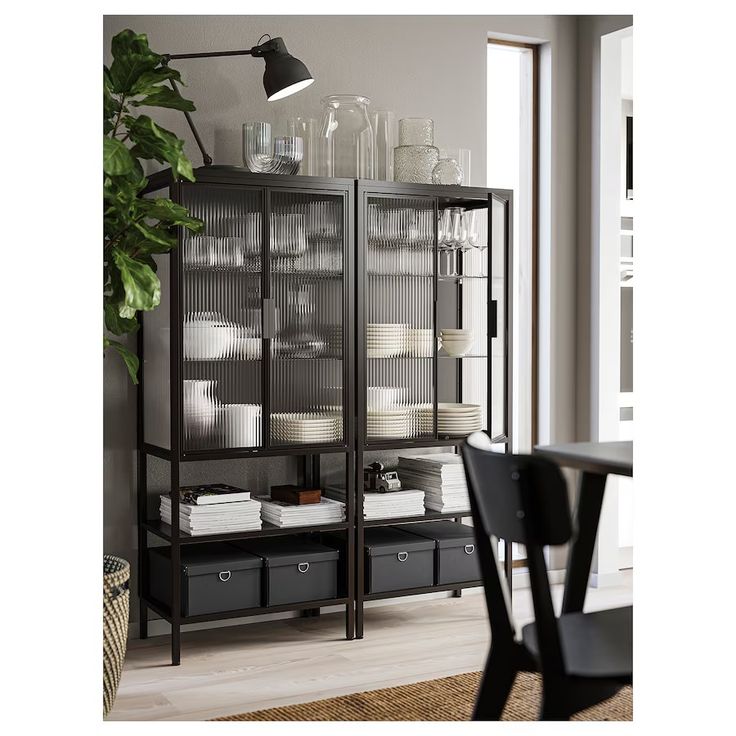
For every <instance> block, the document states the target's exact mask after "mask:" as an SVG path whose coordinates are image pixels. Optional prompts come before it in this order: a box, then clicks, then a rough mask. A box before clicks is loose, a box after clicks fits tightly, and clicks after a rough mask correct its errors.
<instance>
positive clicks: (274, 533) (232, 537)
mask: <svg viewBox="0 0 736 736" xmlns="http://www.w3.org/2000/svg"><path fill="white" fill-rule="evenodd" d="M350 526H351V524H349V523H348V522H346V521H341V522H339V523H337V524H318V525H316V526H290V527H280V526H274V525H273V524H269V523H268V522H265V521H264V522H263V527H262V528H261V529H255V530H253V531H250V532H228V533H226V534H203V535H201V536H197V537H192V536H189V535H188V534H185V535H181V536H180V537H179V544H203V543H205V542H234V541H236V540H240V539H257V538H259V537H281V536H286V535H290V534H309V533H314V532H334V531H340V530H344V529H349V528H350ZM144 527H145V529H146V530H147V531H149V532H151V534H155V535H156V536H157V537H159V538H161V539H164V540H166V541H167V542H171V541H172V540H173V539H174V536H173V534H172V530H171V527H170V526H169V525H168V524H165V523H164V522H163V521H159V520H158V519H154V520H152V521H148V522H146V523H145V524H144Z"/></svg>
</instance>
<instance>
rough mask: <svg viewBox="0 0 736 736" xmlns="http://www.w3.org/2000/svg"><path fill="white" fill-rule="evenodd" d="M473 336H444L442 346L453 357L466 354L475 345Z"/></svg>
mask: <svg viewBox="0 0 736 736" xmlns="http://www.w3.org/2000/svg"><path fill="white" fill-rule="evenodd" d="M473 342H474V340H473V338H472V337H470V338H465V339H462V340H449V339H445V338H444V337H443V338H442V347H443V348H444V349H445V352H446V353H447V354H448V355H452V356H453V357H455V358H457V357H461V356H463V355H465V354H466V353H467V352H469V351H470V349H471V348H472V347H473Z"/></svg>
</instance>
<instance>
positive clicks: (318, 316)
mask: <svg viewBox="0 0 736 736" xmlns="http://www.w3.org/2000/svg"><path fill="white" fill-rule="evenodd" d="M269 197H270V207H269V210H270V217H269V264H268V268H269V293H268V295H267V297H266V300H265V302H264V318H265V319H264V325H265V326H266V329H267V331H268V334H267V335H266V336H267V337H268V338H270V360H271V364H270V370H269V371H268V374H269V375H268V381H269V383H270V389H269V395H270V415H269V440H270V445H271V446H287V445H333V444H342V443H343V442H344V441H345V430H344V427H345V418H344V413H345V406H346V401H345V397H346V386H347V385H348V384H347V376H346V365H345V350H346V339H345V336H344V335H343V325H344V324H345V320H346V284H345V249H346V232H345V219H346V212H345V207H346V199H347V196H346V195H345V194H330V193H318V192H314V193H311V192H310V193H307V192H294V191H288V190H277V189H273V190H271V191H270V193H269Z"/></svg>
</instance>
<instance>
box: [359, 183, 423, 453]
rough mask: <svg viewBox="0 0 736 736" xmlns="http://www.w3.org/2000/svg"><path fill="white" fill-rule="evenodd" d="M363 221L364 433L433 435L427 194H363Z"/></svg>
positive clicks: (370, 437) (371, 436) (371, 437)
mask: <svg viewBox="0 0 736 736" xmlns="http://www.w3.org/2000/svg"><path fill="white" fill-rule="evenodd" d="M365 222H366V236H367V237H366V244H365V264H364V265H365V269H366V273H365V279H364V287H363V288H364V321H365V325H364V334H363V345H364V357H365V362H366V365H365V396H364V401H365V409H366V411H365V427H364V430H365V438H366V441H367V442H368V443H369V444H370V443H371V442H374V443H376V442H381V441H385V440H387V439H401V440H408V439H413V438H421V437H425V438H426V437H433V436H434V434H435V420H434V385H435V377H434V358H435V355H436V352H437V340H436V332H435V315H434V306H435V305H434V287H435V284H434V261H435V229H436V224H435V205H434V200H433V199H431V198H428V197H427V198H406V197H390V196H369V197H368V198H367V200H366V211H365Z"/></svg>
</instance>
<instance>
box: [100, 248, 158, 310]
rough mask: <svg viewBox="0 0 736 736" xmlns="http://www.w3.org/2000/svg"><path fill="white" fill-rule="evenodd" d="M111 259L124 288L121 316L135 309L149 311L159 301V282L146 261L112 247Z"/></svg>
mask: <svg viewBox="0 0 736 736" xmlns="http://www.w3.org/2000/svg"><path fill="white" fill-rule="evenodd" d="M112 259H113V262H114V263H115V265H116V266H117V267H118V271H120V280H121V281H122V283H123V289H124V290H125V300H124V303H123V307H122V308H121V309H120V316H121V317H132V316H133V314H132V313H131V310H133V312H134V311H135V310H144V311H150V310H151V309H155V308H156V307H157V306H158V305H159V302H160V301H161V282H160V281H159V280H158V276H156V274H155V272H154V271H153V269H152V268H151V267H150V266H149V265H148V264H146V263H141V262H140V261H137V260H136V259H135V258H131V257H130V256H129V255H128V254H127V253H125V252H123V251H122V250H120V248H113V249H112Z"/></svg>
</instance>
